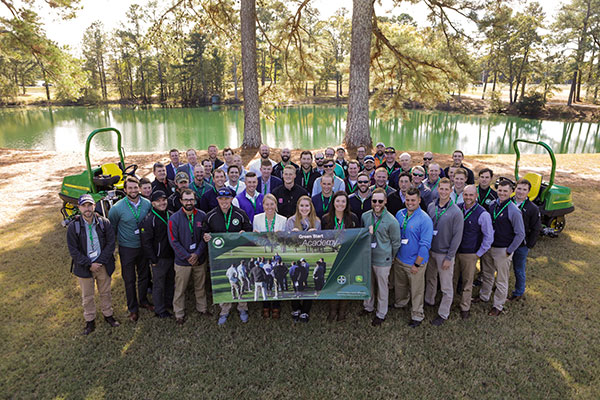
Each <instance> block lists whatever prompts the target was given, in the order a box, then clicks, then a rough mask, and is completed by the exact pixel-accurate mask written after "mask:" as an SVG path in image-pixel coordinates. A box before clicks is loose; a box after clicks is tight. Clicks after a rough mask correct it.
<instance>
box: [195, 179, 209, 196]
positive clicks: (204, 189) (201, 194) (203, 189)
mask: <svg viewBox="0 0 600 400" xmlns="http://www.w3.org/2000/svg"><path fill="white" fill-rule="evenodd" d="M192 185H194V188H195V192H196V193H198V190H200V189H198V186H197V185H196V182H192ZM205 191H206V185H205V184H204V183H203V184H202V193H200V197H202V196H204V192H205Z"/></svg>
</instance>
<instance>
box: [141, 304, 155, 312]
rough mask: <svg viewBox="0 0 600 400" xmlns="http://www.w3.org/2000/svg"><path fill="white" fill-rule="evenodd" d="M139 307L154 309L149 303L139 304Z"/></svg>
mask: <svg viewBox="0 0 600 400" xmlns="http://www.w3.org/2000/svg"><path fill="white" fill-rule="evenodd" d="M140 307H142V308H145V309H146V310H148V311H154V306H153V305H152V304H150V303H145V304H140Z"/></svg>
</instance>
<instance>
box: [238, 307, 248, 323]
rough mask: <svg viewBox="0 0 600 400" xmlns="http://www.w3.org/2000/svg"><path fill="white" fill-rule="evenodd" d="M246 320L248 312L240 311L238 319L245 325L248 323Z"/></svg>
mask: <svg viewBox="0 0 600 400" xmlns="http://www.w3.org/2000/svg"><path fill="white" fill-rule="evenodd" d="M248 318H249V316H248V311H246V310H242V311H240V319H241V320H242V323H244V324H245V323H246V322H248Z"/></svg>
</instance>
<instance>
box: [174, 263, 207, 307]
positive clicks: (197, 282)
mask: <svg viewBox="0 0 600 400" xmlns="http://www.w3.org/2000/svg"><path fill="white" fill-rule="evenodd" d="M190 276H193V279H194V294H195V296H196V310H198V311H199V312H202V313H203V312H206V311H207V309H208V304H207V302H206V289H205V284H206V262H204V263H203V264H200V265H194V266H191V267H190V266H183V265H177V264H175V294H174V296H173V311H174V312H175V318H183V317H184V316H185V291H186V289H187V287H188V283H189V282H190Z"/></svg>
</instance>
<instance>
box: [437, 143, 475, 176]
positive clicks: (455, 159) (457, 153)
mask: <svg viewBox="0 0 600 400" xmlns="http://www.w3.org/2000/svg"><path fill="white" fill-rule="evenodd" d="M464 159H465V154H464V153H463V152H462V151H461V150H454V153H452V165H451V167H455V168H463V169H464V170H465V171H467V185H472V184H474V183H475V175H474V174H473V171H471V170H470V169H469V168H467V167H465V165H464V164H463V160H464ZM449 170H450V167H446V168H444V174H446V176H447V177H448V178H450V180H451V181H452V177H450V174H449Z"/></svg>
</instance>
